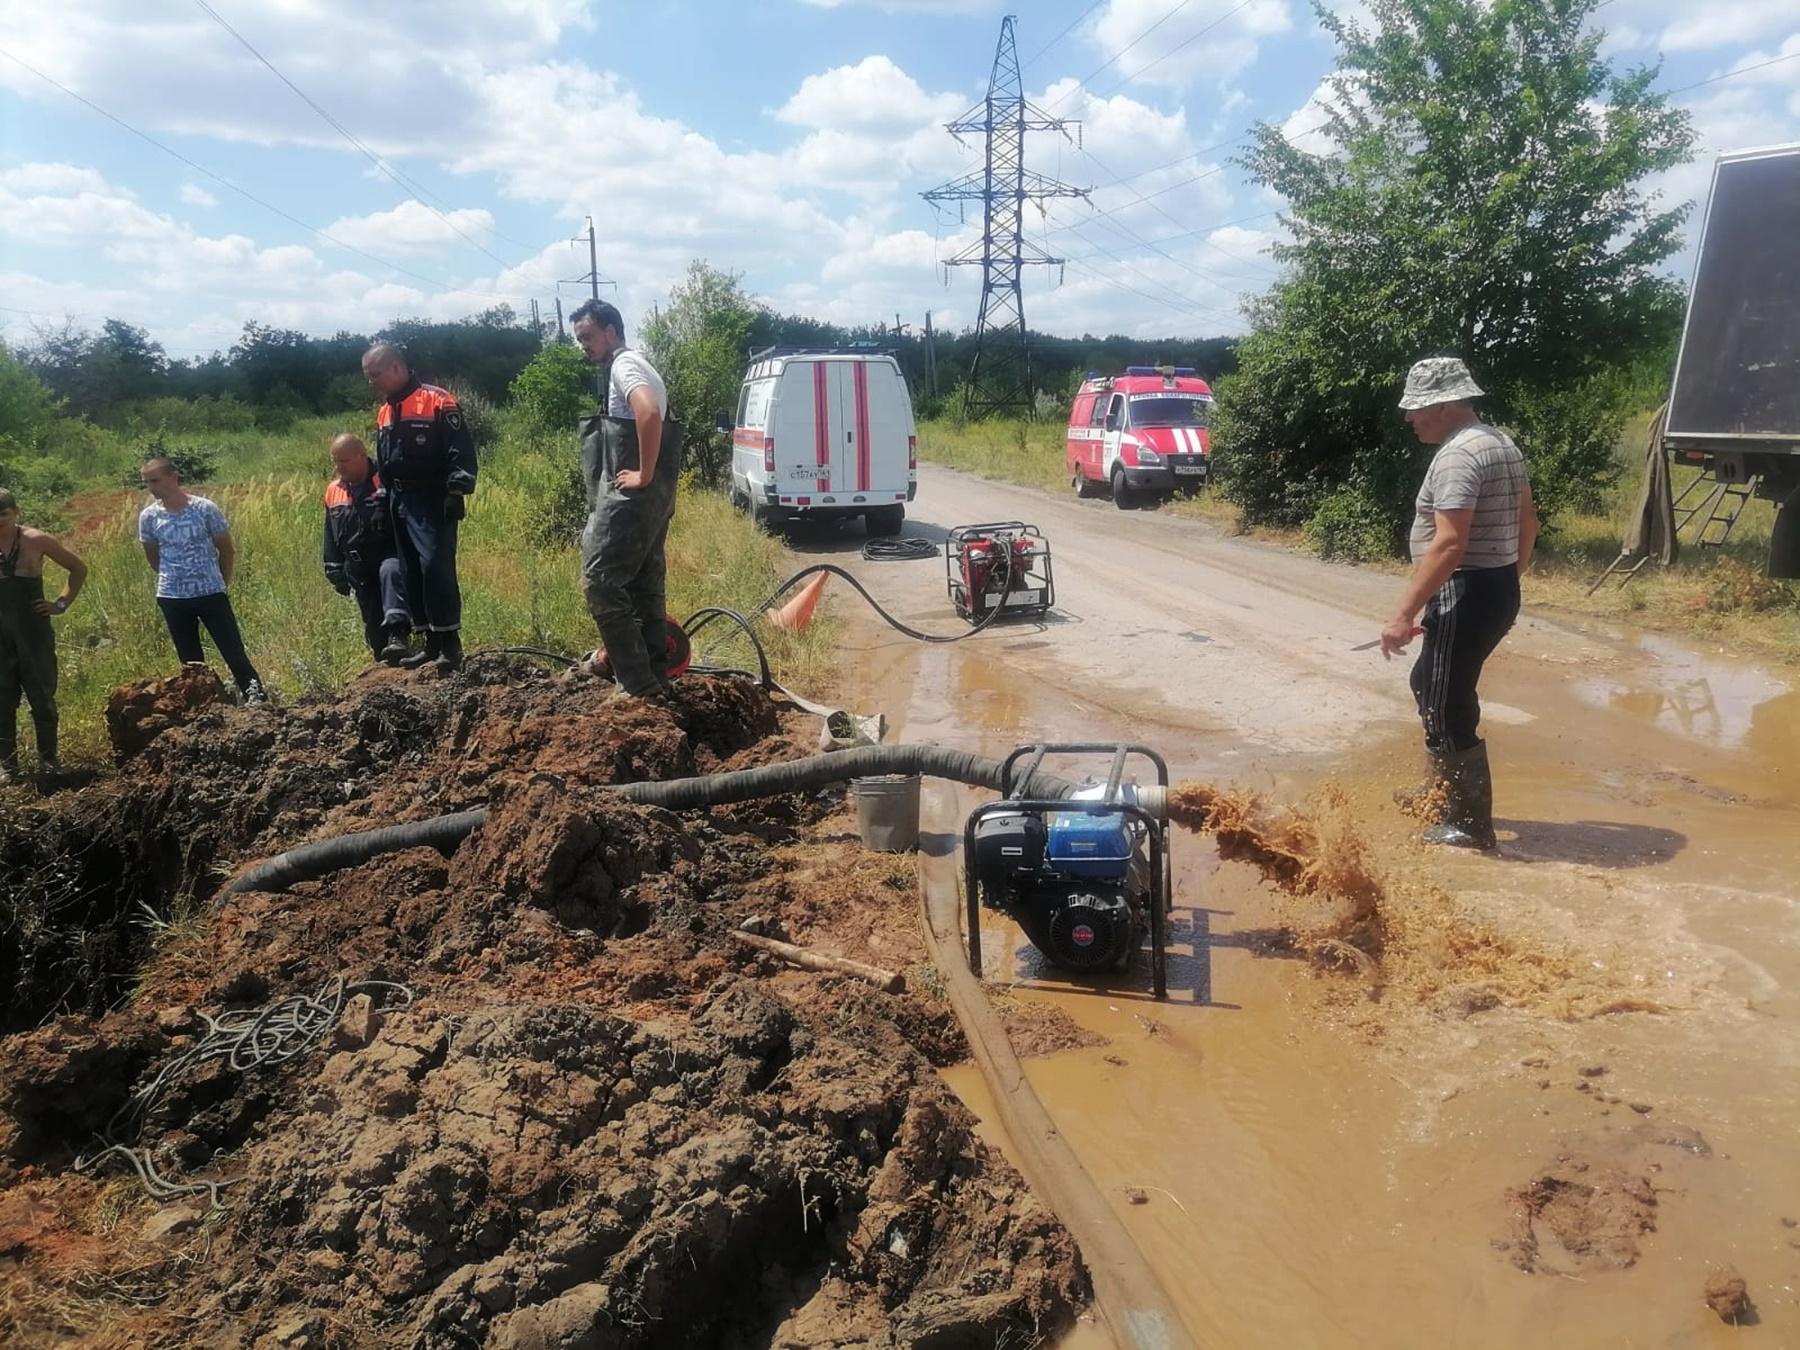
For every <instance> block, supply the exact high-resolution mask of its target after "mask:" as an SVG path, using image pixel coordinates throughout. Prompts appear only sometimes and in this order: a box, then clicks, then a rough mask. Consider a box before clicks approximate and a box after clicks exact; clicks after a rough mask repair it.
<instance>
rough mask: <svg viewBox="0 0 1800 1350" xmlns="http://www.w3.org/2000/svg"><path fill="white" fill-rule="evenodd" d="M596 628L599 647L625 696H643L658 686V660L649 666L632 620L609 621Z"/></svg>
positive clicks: (635, 623)
mask: <svg viewBox="0 0 1800 1350" xmlns="http://www.w3.org/2000/svg"><path fill="white" fill-rule="evenodd" d="M599 628H600V645H601V646H602V647H603V648H604V649H605V651H606V659H607V662H608V663H609V664H610V665H611V666H612V672H613V678H614V679H615V680H617V681H618V682H619V687H620V688H621V689H623V690H624V691H625V692H626V693H628V694H634V695H635V694H647V693H649V692H651V691H652V690H654V689H656V688H657V687H658V686H659V685H661V684H662V681H661V680H659V679H657V677H656V669H657V665H658V664H660V660H659V662H652V661H651V659H650V657H649V656H648V655H647V654H646V653H645V651H644V635H643V633H642V631H641V630H640V629H639V628H638V625H637V620H636V619H633V618H630V617H626V618H622V619H613V620H611V621H609V622H607V623H604V624H601V625H599Z"/></svg>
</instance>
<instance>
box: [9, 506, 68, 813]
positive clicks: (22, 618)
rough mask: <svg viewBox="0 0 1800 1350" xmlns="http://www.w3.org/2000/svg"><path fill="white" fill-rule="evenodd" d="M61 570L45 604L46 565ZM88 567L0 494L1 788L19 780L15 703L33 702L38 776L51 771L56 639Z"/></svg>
mask: <svg viewBox="0 0 1800 1350" xmlns="http://www.w3.org/2000/svg"><path fill="white" fill-rule="evenodd" d="M45 558H49V559H50V560H51V561H52V562H54V563H56V564H57V565H58V566H60V567H61V568H62V569H63V570H64V571H65V572H67V573H68V574H69V575H68V579H67V580H66V581H64V582H63V588H62V594H61V595H59V596H57V597H56V599H54V600H46V599H44V559H45ZM87 573H88V569H87V564H86V563H84V562H83V561H82V560H81V559H80V558H79V557H77V556H76V554H75V553H74V551H73V550H71V549H69V548H67V547H66V546H64V545H63V544H62V543H61V542H60V541H58V540H57V539H56V538H55V537H54V536H52V535H48V534H45V533H44V532H43V531H42V530H34V529H31V528H30V527H28V526H27V525H25V524H24V522H22V521H21V520H20V519H19V503H18V499H17V498H15V497H14V496H13V494H12V493H10V492H8V491H7V490H6V489H5V488H0V786H4V785H6V784H9V783H13V782H16V781H17V780H18V777H19V739H18V737H19V699H20V697H21V696H23V697H24V698H25V700H26V701H28V702H29V703H30V704H31V721H32V724H33V725H34V726H35V727H36V728H37V752H38V771H39V772H40V773H41V774H43V775H44V776H46V777H48V776H50V775H52V774H54V773H56V772H57V771H58V769H59V765H58V764H57V761H56V727H57V714H56V633H55V632H54V631H53V630H52V629H51V627H50V620H51V619H52V618H54V617H56V616H58V615H61V614H64V613H66V612H67V611H68V608H69V606H70V605H72V604H74V603H75V597H76V596H77V595H79V594H81V587H82V584H83V583H84V582H86V581H87Z"/></svg>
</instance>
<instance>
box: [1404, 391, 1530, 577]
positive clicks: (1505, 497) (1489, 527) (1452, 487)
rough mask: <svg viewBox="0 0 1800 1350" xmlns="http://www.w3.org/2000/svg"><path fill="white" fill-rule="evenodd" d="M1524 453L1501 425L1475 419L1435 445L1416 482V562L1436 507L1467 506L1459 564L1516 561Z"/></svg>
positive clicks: (1430, 534) (1433, 527)
mask: <svg viewBox="0 0 1800 1350" xmlns="http://www.w3.org/2000/svg"><path fill="white" fill-rule="evenodd" d="M1525 483H1526V474H1525V456H1523V455H1522V454H1520V453H1519V447H1518V446H1516V445H1514V444H1513V443H1512V440H1511V438H1510V437H1508V436H1507V435H1506V433H1505V432H1503V431H1496V430H1495V429H1494V428H1493V427H1490V426H1486V425H1484V424H1482V423H1480V422H1477V423H1476V424H1475V425H1474V426H1470V427H1464V428H1463V429H1462V430H1461V431H1459V432H1457V433H1456V435H1454V436H1452V437H1451V438H1450V439H1449V440H1447V441H1445V442H1444V443H1443V444H1442V445H1440V446H1439V447H1438V452H1437V454H1435V455H1433V456H1432V458H1431V467H1430V468H1429V469H1427V470H1425V481H1424V483H1423V484H1421V485H1420V487H1419V500H1418V513H1417V515H1415V516H1414V518H1413V527H1412V556H1413V561H1414V562H1417V561H1418V560H1419V559H1420V558H1421V557H1423V556H1424V554H1425V550H1426V549H1427V548H1428V547H1430V545H1431V541H1432V539H1433V538H1434V537H1436V535H1437V512H1439V511H1468V510H1473V511H1474V512H1475V515H1474V517H1473V519H1472V520H1471V521H1470V523H1469V547H1468V551H1467V552H1466V553H1464V554H1463V560H1462V562H1461V563H1460V564H1458V565H1459V566H1461V567H1509V566H1511V565H1512V564H1514V563H1516V562H1518V561H1519V502H1520V499H1521V498H1522V497H1523V496H1524V493H1525Z"/></svg>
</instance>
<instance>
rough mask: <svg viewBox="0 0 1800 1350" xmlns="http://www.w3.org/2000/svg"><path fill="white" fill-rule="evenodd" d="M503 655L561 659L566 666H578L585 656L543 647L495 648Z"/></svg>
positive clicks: (551, 659)
mask: <svg viewBox="0 0 1800 1350" xmlns="http://www.w3.org/2000/svg"><path fill="white" fill-rule="evenodd" d="M495 650H496V651H498V652H499V653H500V654H501V655H503V656H541V657H543V658H544V660H546V661H560V662H562V663H563V664H564V665H565V666H578V665H580V664H581V663H582V660H583V659H584V658H582V657H579V656H564V655H563V654H562V653H561V652H547V651H545V650H544V649H543V648H542V647H498V648H496V649H495Z"/></svg>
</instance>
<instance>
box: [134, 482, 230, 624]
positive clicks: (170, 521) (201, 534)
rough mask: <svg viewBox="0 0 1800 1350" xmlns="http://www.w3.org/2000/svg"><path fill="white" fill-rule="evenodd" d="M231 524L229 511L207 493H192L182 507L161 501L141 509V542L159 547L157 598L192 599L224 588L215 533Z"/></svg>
mask: <svg viewBox="0 0 1800 1350" xmlns="http://www.w3.org/2000/svg"><path fill="white" fill-rule="evenodd" d="M230 528H231V527H230V526H229V525H227V524H226V522H225V513H224V512H223V511H221V510H219V508H218V507H217V506H215V505H213V504H212V503H211V502H210V501H208V500H207V499H206V498H205V497H193V496H190V497H189V498H188V500H187V505H186V506H184V507H182V508H181V509H180V510H179V511H171V510H169V508H168V507H166V506H164V505H163V504H162V503H161V502H151V503H150V505H148V506H146V507H145V508H144V509H143V510H142V511H140V512H139V513H138V542H139V543H141V544H155V545H156V548H157V564H156V598H157V599H159V600H192V599H194V598H195V597H197V596H202V595H217V594H219V592H221V591H223V590H224V589H225V577H224V575H223V574H222V573H221V572H220V571H219V550H218V549H217V548H216V547H215V546H214V545H213V536H214V535H219V534H224V533H225V531H226V530H228V529H230Z"/></svg>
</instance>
